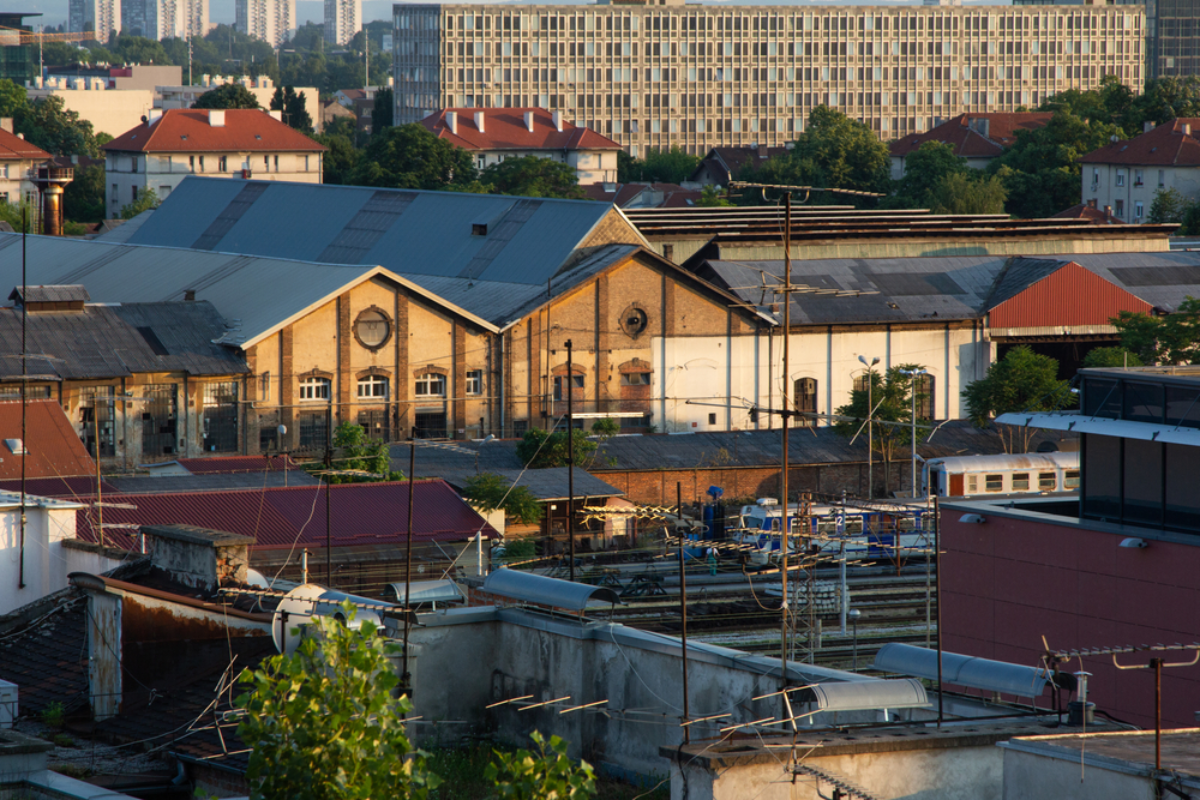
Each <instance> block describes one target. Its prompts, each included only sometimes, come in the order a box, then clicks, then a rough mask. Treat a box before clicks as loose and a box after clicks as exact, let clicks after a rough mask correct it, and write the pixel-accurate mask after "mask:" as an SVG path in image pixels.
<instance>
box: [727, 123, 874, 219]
mask: <svg viewBox="0 0 1200 800" xmlns="http://www.w3.org/2000/svg"><path fill="white" fill-rule="evenodd" d="M890 171H891V155H890V154H889V152H888V148H887V145H886V144H884V143H883V142H882V141H880V140H879V137H878V136H876V135H875V133H874V131H872V130H871V129H870V128H868V127H867V126H866V125H864V124H863V123H861V122H858V121H856V120H852V119H850V118H849V117H847V116H846V115H845V114H843V113H842V112H840V111H835V110H833V109H831V108H829V107H827V106H818V107H816V108H814V109H813V110H812V113H811V114H810V115H809V117H808V124H807V126H806V127H805V129H804V132H803V133H802V134H800V135H799V136H798V137H797V138H796V142H795V144H794V145H793V146H792V149H791V150H789V151H787V152H786V153H784V154H782V155H776V156H772V157H771V158H768V159H767V160H766V161H764V162H763V163H762V164H760V165H759V166H758V167H757V168H754V169H747V170H745V171H744V178H745V179H746V180H750V181H757V182H760V183H774V184H789V185H807V186H818V187H829V188H835V189H854V190H857V191H864V192H888V191H889V190H890V189H891V185H892V179H891V176H890ZM830 197H832V198H833V199H834V200H835V201H836V202H839V203H844V202H855V203H860V202H864V201H863V200H862V199H857V198H849V197H847V196H845V195H831V196H830ZM743 198H744V201H745V202H758V201H759V200H758V198H759V195H757V194H756V193H753V192H750V193H746V194H745V195H743ZM814 202H816V201H814ZM867 202H870V203H872V204H873V203H874V202H875V201H873V200H871V201H867Z"/></svg>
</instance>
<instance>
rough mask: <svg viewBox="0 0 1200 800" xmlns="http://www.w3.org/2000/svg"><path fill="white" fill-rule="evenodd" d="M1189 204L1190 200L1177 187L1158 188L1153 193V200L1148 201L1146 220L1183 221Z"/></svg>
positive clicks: (1157, 221) (1159, 221) (1158, 221)
mask: <svg viewBox="0 0 1200 800" xmlns="http://www.w3.org/2000/svg"><path fill="white" fill-rule="evenodd" d="M1190 205H1191V201H1189V200H1188V199H1187V197H1186V196H1184V194H1183V192H1181V191H1179V190H1178V189H1175V188H1173V187H1172V188H1170V189H1159V190H1158V191H1156V192H1155V193H1154V201H1153V202H1151V203H1150V213H1149V214H1148V215H1147V218H1146V221H1147V222H1156V223H1161V222H1183V219H1184V217H1186V216H1187V212H1188V206H1190Z"/></svg>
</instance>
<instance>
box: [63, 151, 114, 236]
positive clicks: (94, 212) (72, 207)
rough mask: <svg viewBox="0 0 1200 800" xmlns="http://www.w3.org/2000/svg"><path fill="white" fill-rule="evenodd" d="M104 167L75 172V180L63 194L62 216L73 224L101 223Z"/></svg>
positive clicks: (92, 166)
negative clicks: (73, 222)
mask: <svg viewBox="0 0 1200 800" xmlns="http://www.w3.org/2000/svg"><path fill="white" fill-rule="evenodd" d="M104 177H105V172H104V165H103V164H92V165H90V166H87V167H84V168H83V169H76V170H75V180H73V181H71V182H70V183H68V184H67V188H66V191H65V192H63V216H64V217H66V218H67V219H69V220H73V221H75V222H101V221H103V220H104V216H105V206H104V183H105V181H104Z"/></svg>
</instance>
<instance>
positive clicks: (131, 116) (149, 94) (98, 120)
mask: <svg viewBox="0 0 1200 800" xmlns="http://www.w3.org/2000/svg"><path fill="white" fill-rule="evenodd" d="M29 95H30V97H31V98H36V97H48V96H54V97H61V98H62V101H63V107H64V108H66V109H67V110H68V111H74V112H76V113H78V114H79V118H80V119H83V120H87V121H88V122H90V123H92V130H93V131H94V132H96V133H107V134H109V135H110V136H112V137H113V138H116V137H118V136H120V135H121V134H123V133H125V132H126V131H130V130H133V129H134V128H136V127H137V126H138V125H141V124H142V117H144V116H147V115H149V113H150V109H152V108H154V92H153V91H151V90H149V89H102V90H91V89H31V90H30V91H29Z"/></svg>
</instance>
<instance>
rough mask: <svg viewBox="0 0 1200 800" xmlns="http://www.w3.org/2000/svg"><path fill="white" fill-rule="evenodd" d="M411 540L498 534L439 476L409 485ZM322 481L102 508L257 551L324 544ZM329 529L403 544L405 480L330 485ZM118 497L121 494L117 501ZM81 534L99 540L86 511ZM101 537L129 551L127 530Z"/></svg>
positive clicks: (338, 541)
mask: <svg viewBox="0 0 1200 800" xmlns="http://www.w3.org/2000/svg"><path fill="white" fill-rule="evenodd" d="M413 495H414V501H415V505H414V508H413V540H414V541H418V542H429V541H437V542H456V541H464V540H466V539H469V538H471V537H472V536H474V535H475V534H476V533H477V532H478V531H480V530H481V529H482V531H483V535H484V536H486V537H488V538H489V539H490V538H493V537H495V536H497V535H498V534H497V533H496V531H495V530H494V529H493V528H492V527H491V526H490V525H488V524H487V523H486V522H484V520H483V518H482V517H480V516H479V515H478V514H477V513H475V511H474V510H472V509H471V507H470V506H468V505H467V504H466V503H465V502H463V500H462V498H461V497H459V496H458V494H457V493H456V492H455V491H454V490H453V489H451V488H450V486H449V485H447V484H446V483H445V482H443V481H417V482H416V483H415V484H414V486H413ZM325 497H326V489H325V488H324V486H321V485H318V486H303V487H290V488H268V489H265V490H260V491H255V490H244V491H217V492H192V493H176V494H114V495H113V496H112V497H109V496H108V495H107V494H106V495H105V498H106V500H112V501H113V502H119V503H120V504H121V505H132V506H135V508H106V509H105V511H104V522H105V527H107V526H108V524H109V523H110V522H124V523H136V524H139V525H170V524H181V525H194V526H196V527H199V528H210V529H212V530H220V531H229V532H230V533H237V534H241V535H244V536H251V537H253V538H254V539H255V541H256V542H257V544H256V545H254V547H253V549H254V550H272V549H283V550H287V549H289V548H291V547H292V546H293V545H294V546H296V547H307V548H309V549H314V548H322V547H324V546H325ZM329 497H330V498H331V502H332V506H331V508H330V512H331V513H330V518H331V519H332V521H333V527H332V529H331V531H330V536H331V539H332V540H333V544H334V546H335V547H347V546H357V545H379V544H404V542H405V541H406V539H407V524H408V522H407V519H408V484H407V483H406V482H397V483H352V484H340V485H336V486H332V487H329ZM118 498H119V499H118ZM77 525H78V532H79V534H78V535H79V537H80V538H82V539H85V540H87V541H93V542H94V541H96V537H95V531H94V529H93V527H92V525H93V521H92V519H91V514H90V513H85V512H80V514H79V516H78V521H77ZM105 538H106V539H107V540H108V541H109V543H111V544H114V545H115V546H118V547H124V548H127V549H132V546H133V539H132V537H130V536H129V535H128V534H127V533H125V532H123V531H121V530H120V529H117V530H106V531H105Z"/></svg>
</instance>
